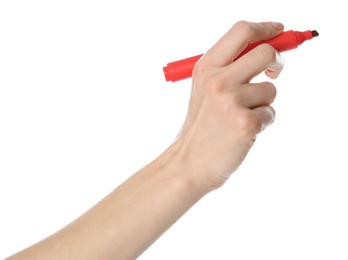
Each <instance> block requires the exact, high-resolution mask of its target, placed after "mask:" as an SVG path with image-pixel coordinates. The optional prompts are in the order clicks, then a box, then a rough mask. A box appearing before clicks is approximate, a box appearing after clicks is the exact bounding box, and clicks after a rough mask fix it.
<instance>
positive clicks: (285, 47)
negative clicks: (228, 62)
mask: <svg viewBox="0 0 348 260" xmlns="http://www.w3.org/2000/svg"><path fill="white" fill-rule="evenodd" d="M317 36H319V33H318V32H317V31H305V32H298V31H286V32H283V33H281V34H279V35H277V36H276V37H274V38H272V39H269V40H266V41H260V42H254V43H250V44H249V45H248V46H247V47H246V48H245V49H244V50H243V51H242V52H241V53H240V54H239V55H238V56H237V57H236V58H235V59H234V60H233V61H235V60H237V59H239V58H240V57H241V56H243V55H244V54H245V53H247V52H248V51H250V50H252V49H254V48H255V47H256V46H258V45H260V44H262V43H268V44H270V45H272V46H273V48H274V49H276V50H277V51H279V52H283V51H289V50H292V49H296V48H297V46H299V45H300V44H302V43H303V42H304V41H307V40H310V39H312V38H313V37H317ZM202 56H203V54H200V55H197V56H194V57H190V58H187V59H183V60H178V61H174V62H171V63H168V64H167V66H166V67H164V68H163V72H164V76H165V78H166V80H167V81H172V82H175V81H179V80H182V79H186V78H190V77H191V76H192V70H193V67H194V66H195V64H196V62H197V61H198V60H199V59H200V58H201V57H202Z"/></svg>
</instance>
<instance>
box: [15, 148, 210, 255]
mask: <svg viewBox="0 0 348 260" xmlns="http://www.w3.org/2000/svg"><path fill="white" fill-rule="evenodd" d="M175 153H176V150H175V148H173V147H171V148H169V149H168V150H167V151H166V152H164V153H163V154H162V155H161V156H160V157H159V158H157V159H156V160H154V161H153V162H152V163H150V164H149V165H147V166H146V167H144V168H143V169H142V170H140V171H139V172H137V173H136V174H134V175H133V176H132V177H131V178H129V179H128V180H127V181H125V182H124V183H123V184H122V185H121V186H119V187H118V188H117V189H115V190H114V191H113V192H112V193H111V194H109V195H108V196H107V197H106V198H104V199H103V200H102V201H100V202H99V203H98V204H97V205H96V206H94V207H93V208H92V209H91V210H89V211H88V212H87V213H85V214H84V215H83V216H81V217H80V218H79V219H77V220H76V221H74V222H73V223H71V224H70V225H68V226H67V227H65V228H64V229H62V230H61V231H59V232H58V233H56V234H54V235H52V236H51V237H49V238H47V239H46V240H43V241H41V242H39V243H38V244H36V245H34V246H33V247H31V248H28V249H26V250H24V251H22V252H20V253H19V254H17V255H15V256H13V257H12V258H10V259H135V258H136V257H137V256H138V255H140V254H141V253H142V252H143V251H144V250H145V249H146V248H148V247H149V246H150V245H151V244H152V243H153V242H154V241H155V240H156V239H157V238H158V237H159V236H161V234H162V233H163V232H165V231H166V230H167V229H168V228H169V227H170V226H171V225H172V224H174V223H175V222H176V221H177V220H178V219H179V218H180V217H181V216H182V215H183V214H184V213H185V212H186V211H187V210H188V209H189V208H190V207H191V206H192V205H193V204H195V203H196V202H197V201H198V200H199V199H200V198H201V197H202V196H204V194H205V192H204V191H203V190H199V189H198V186H195V184H194V182H192V181H191V180H190V179H189V178H188V177H187V176H188V174H187V173H186V172H185V169H183V167H182V165H181V164H180V162H178V159H177V158H178V157H177V156H176V155H175Z"/></svg>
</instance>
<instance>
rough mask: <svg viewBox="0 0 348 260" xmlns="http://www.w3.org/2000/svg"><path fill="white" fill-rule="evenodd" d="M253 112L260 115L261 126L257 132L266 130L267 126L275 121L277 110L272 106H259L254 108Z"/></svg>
mask: <svg viewBox="0 0 348 260" xmlns="http://www.w3.org/2000/svg"><path fill="white" fill-rule="evenodd" d="M253 112H254V113H255V115H256V116H257V117H258V119H259V122H260V125H259V126H260V127H259V129H258V132H257V134H258V133H260V132H262V131H263V130H265V128H266V127H268V126H270V125H271V124H272V123H273V122H274V119H275V111H274V109H273V107H271V106H262V107H257V108H255V109H254V110H253Z"/></svg>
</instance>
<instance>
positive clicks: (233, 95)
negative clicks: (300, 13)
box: [8, 21, 283, 260]
mask: <svg viewBox="0 0 348 260" xmlns="http://www.w3.org/2000/svg"><path fill="white" fill-rule="evenodd" d="M282 31H283V25H282V24H278V23H249V22H245V21H241V22H238V23H236V24H235V25H234V26H233V27H232V28H231V29H230V30H229V31H228V32H227V33H226V34H225V35H224V36H223V37H222V38H221V39H220V40H219V41H218V42H217V43H216V44H215V45H214V46H213V47H212V48H211V49H210V50H209V51H208V52H207V53H206V54H205V55H204V56H203V58H202V59H201V60H200V61H199V62H198V64H197V65H196V66H195V68H194V72H193V83H192V93H191V99H190V105H189V110H188V114H187V118H186V121H185V123H184V125H183V127H182V129H181V131H180V133H179V135H178V137H177V139H176V140H175V142H174V143H173V144H172V145H171V146H170V147H169V148H168V149H167V150H166V151H164V152H163V153H162V154H161V155H160V156H159V157H158V158H156V159H155V160H154V161H152V162H151V163H149V164H148V165H147V166H145V167H144V168H143V169H141V170H140V171H138V172H137V173H135V174H134V175H133V176H131V177H130V178H129V179H128V180H126V181H125V182H124V183H123V184H121V185H120V186H119V187H117V188H116V189H115V190H114V191H113V192H111V193H110V194H109V195H108V196H107V197H105V198H104V199H103V200H101V201H100V202H99V203H98V204H97V205H95V206H94V207H93V208H91V209H90V210H89V211H87V212H86V213H85V214H83V215H82V216H81V217H80V218H78V219H76V220H75V221H73V222H72V223H70V224H69V225H68V226H66V227H65V228H63V229H62V230H60V231H58V232H57V233H55V234H53V235H52V236H50V237H48V238H46V239H44V240H42V241H40V242H38V243H37V244H35V245H33V246H31V247H29V248H27V249H25V250H23V251H21V252H19V253H17V254H15V255H13V256H11V257H9V258H8V259H12V260H15V259H18V260H19V259H34V260H36V259H37V260H39V259H72V260H73V259H79V260H81V259H135V258H137V257H138V256H139V255H140V254H141V253H142V252H144V251H145V250H146V249H147V248H148V247H149V246H150V245H151V244H152V243H153V242H154V241H156V239H158V238H159V237H160V236H161V234H163V233H164V232H165V231H166V230H167V229H168V228H169V227H170V226H171V225H173V224H174V223H175V222H176V221H177V220H178V219H179V218H180V217H181V216H182V215H183V214H184V213H185V212H186V211H187V210H189V209H190V208H191V207H192V206H193V205H194V204H195V203H196V202H197V201H199V200H200V199H201V198H203V197H204V196H205V195H206V194H208V193H210V192H211V191H213V190H215V189H217V188H219V187H221V186H222V185H223V184H224V183H225V181H226V180H227V179H228V178H229V176H230V175H231V174H232V173H233V172H234V171H236V170H237V168H238V167H239V166H240V164H241V163H242V162H243V160H244V158H245V157H246V155H247V154H248V152H249V150H250V149H251V147H252V146H253V144H254V142H255V140H256V136H257V135H258V134H259V133H261V132H262V131H263V130H264V129H265V128H266V127H267V126H269V125H270V124H271V123H272V122H273V121H274V117H275V112H274V110H273V108H272V107H271V103H272V102H273V100H274V99H275V96H276V89H275V87H274V85H273V84H272V83H270V82H260V83H253V84H251V83H250V80H251V79H252V78H254V77H255V76H256V75H258V74H259V73H261V72H263V71H265V72H266V74H267V75H268V76H269V77H271V78H276V77H277V76H278V75H279V73H280V72H281V70H282V67H283V62H282V60H281V58H280V56H279V54H278V53H277V52H276V51H275V50H274V49H273V48H272V47H271V46H269V45H260V46H259V47H257V48H255V49H254V50H252V51H250V52H249V53H247V54H246V55H244V56H243V57H242V58H240V59H238V60H237V61H236V62H233V63H232V60H233V59H234V57H236V56H237V55H238V53H239V52H240V51H241V50H242V49H243V48H244V47H245V46H246V45H247V44H248V43H249V42H255V41H260V40H264V39H269V38H272V37H274V36H276V35H277V34H279V33H281V32H282Z"/></svg>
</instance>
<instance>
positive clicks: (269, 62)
mask: <svg viewBox="0 0 348 260" xmlns="http://www.w3.org/2000/svg"><path fill="white" fill-rule="evenodd" d="M283 67H284V59H283V57H282V56H281V55H280V54H279V53H278V52H277V51H276V50H275V49H274V48H273V47H272V46H271V45H269V44H262V45H260V46H258V47H256V48H255V49H253V50H251V51H250V52H248V53H246V54H245V55H244V56H243V57H241V58H240V59H238V60H237V61H235V62H234V63H233V64H230V65H229V66H228V67H227V71H228V72H227V74H229V77H231V78H232V79H233V81H234V82H239V83H248V82H250V80H251V79H252V78H254V77H255V76H257V75H258V74H260V73H261V72H263V71H266V75H267V76H269V77H270V78H276V77H278V76H279V74H280V72H281V71H282V69H283Z"/></svg>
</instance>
